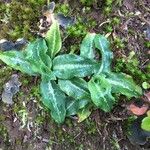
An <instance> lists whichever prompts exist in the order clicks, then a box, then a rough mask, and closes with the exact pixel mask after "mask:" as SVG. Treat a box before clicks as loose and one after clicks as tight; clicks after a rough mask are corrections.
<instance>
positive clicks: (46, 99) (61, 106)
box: [40, 79, 66, 123]
mask: <svg viewBox="0 0 150 150" xmlns="http://www.w3.org/2000/svg"><path fill="white" fill-rule="evenodd" d="M40 89H41V94H42V99H43V103H44V105H45V106H46V107H48V108H49V109H50V110H51V115H52V118H53V119H54V120H55V121H56V122H57V123H62V122H64V119H65V116H66V106H65V103H66V96H65V94H64V93H63V92H62V91H61V90H60V88H59V86H58V85H57V84H56V83H55V82H54V81H51V80H49V81H47V80H44V79H43V80H42V82H41V85H40Z"/></svg>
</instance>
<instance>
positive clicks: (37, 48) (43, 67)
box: [25, 38, 54, 78]
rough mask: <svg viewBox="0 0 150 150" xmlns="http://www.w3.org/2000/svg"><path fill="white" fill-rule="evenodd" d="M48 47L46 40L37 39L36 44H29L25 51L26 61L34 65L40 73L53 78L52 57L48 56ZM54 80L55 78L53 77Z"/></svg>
mask: <svg viewBox="0 0 150 150" xmlns="http://www.w3.org/2000/svg"><path fill="white" fill-rule="evenodd" d="M46 52H47V46H46V42H45V40H44V39H42V38H40V39H37V40H36V41H35V42H32V43H29V44H28V46H27V48H26V49H25V54H26V59H27V60H28V61H29V62H30V63H31V64H34V67H35V68H36V69H38V70H39V73H40V74H41V75H42V74H43V75H45V76H47V77H49V78H52V75H51V74H52V73H51V66H52V62H51V59H50V57H49V56H48V55H47V54H46ZM53 78H54V77H53Z"/></svg>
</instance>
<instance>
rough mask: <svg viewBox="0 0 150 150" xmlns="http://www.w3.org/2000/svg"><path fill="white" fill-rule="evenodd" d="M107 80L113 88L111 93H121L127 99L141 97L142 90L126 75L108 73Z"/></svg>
mask: <svg viewBox="0 0 150 150" xmlns="http://www.w3.org/2000/svg"><path fill="white" fill-rule="evenodd" d="M107 80H108V82H109V83H110V84H111V85H112V86H113V89H112V92H113V93H121V94H123V95H125V96H127V97H129V98H130V97H138V96H140V95H142V89H141V88H140V87H139V86H138V85H136V84H135V82H134V81H133V79H132V78H131V76H129V75H127V74H123V73H108V74H107Z"/></svg>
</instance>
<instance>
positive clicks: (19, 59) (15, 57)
mask: <svg viewBox="0 0 150 150" xmlns="http://www.w3.org/2000/svg"><path fill="white" fill-rule="evenodd" d="M0 59H1V60H2V61H3V62H4V63H6V64H7V65H9V66H10V67H12V68H14V69H16V70H20V71H21V72H23V73H27V74H29V75H38V73H39V71H38V69H36V68H34V64H32V63H30V62H29V61H27V60H26V59H25V56H24V53H22V52H19V51H7V52H3V53H0Z"/></svg>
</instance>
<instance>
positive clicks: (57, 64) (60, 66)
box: [53, 54, 99, 79]
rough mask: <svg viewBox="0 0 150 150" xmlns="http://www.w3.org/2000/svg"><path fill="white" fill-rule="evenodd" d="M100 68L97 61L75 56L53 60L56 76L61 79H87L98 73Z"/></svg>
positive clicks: (67, 55)
mask: <svg viewBox="0 0 150 150" xmlns="http://www.w3.org/2000/svg"><path fill="white" fill-rule="evenodd" d="M98 68H99V64H98V63H96V62H95V61H93V60H90V59H88V58H84V57H81V56H77V55H74V54H65V55H60V56H57V57H56V58H55V59H54V60H53V70H54V72H55V75H56V76H57V77H58V78H61V79H71V78H73V77H86V76H89V75H92V74H93V73H95V72H97V70H98Z"/></svg>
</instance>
